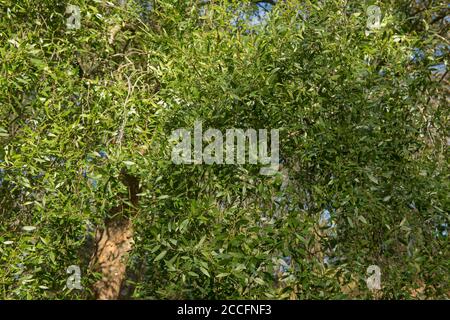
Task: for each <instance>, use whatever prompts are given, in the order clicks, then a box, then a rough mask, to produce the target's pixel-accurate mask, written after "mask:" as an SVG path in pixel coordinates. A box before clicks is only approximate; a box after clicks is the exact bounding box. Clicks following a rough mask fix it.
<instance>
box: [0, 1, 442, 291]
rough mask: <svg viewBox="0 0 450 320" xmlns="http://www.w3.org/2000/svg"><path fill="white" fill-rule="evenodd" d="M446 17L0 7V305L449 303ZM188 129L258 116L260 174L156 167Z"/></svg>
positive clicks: (206, 4) (122, 5)
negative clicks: (268, 162)
mask: <svg viewBox="0 0 450 320" xmlns="http://www.w3.org/2000/svg"><path fill="white" fill-rule="evenodd" d="M369 6H376V8H378V9H379V11H378V9H373V8H375V7H372V8H371V10H372V11H370V10H369V11H368V7H369ZM77 8H78V9H77ZM77 10H79V11H77ZM78 13H79V14H80V16H79V18H78ZM378 13H380V14H381V16H371V15H374V14H378ZM372 19H373V20H372ZM377 19H378V20H377ZM449 22H450V16H449V6H448V4H447V1H428V0H424V1H415V0H414V1H413V0H411V1H410V0H408V1H407V0H383V1H347V0H329V1H299V0H285V1H281V0H279V1H275V0H274V1H213V0H210V1H194V0H154V1H142V0H134V1H133V0H128V1H116V0H110V1H103V0H70V1H53V0H21V1H16V0H0V40H1V46H0V298H1V299H91V298H99V299H103V298H105V299H115V298H125V297H127V298H134V299H175V298H184V299H192V298H196V299H237V298H244V299H265V298H273V299H344V298H356V299H372V298H377V299H378V298H384V299H412V298H415V299H433V298H434V299H436V298H448V297H449V292H450V288H449V284H450V281H449V277H448V271H449V268H450V265H449V262H450V252H449V250H448V224H449V207H450V203H449V192H450V184H449V163H448V152H449V151H448V145H449V136H450V134H449V126H448V120H449V112H448V110H449V108H448V105H449V95H448V89H449V83H448V58H449V48H450V46H449V40H448V39H449V37H448V35H449V34H448V32H449V31H448V30H449V28H448V26H449ZM196 121H201V122H202V125H203V128H205V130H206V129H207V128H215V129H218V130H220V131H221V132H225V131H226V130H227V129H230V128H241V129H243V130H247V129H255V130H258V129H267V130H272V129H278V130H279V143H280V151H279V152H280V170H279V172H278V173H276V174H274V175H262V174H260V168H261V165H260V164H259V163H257V164H252V163H244V164H175V163H174V162H173V161H172V160H171V152H172V147H173V141H172V140H171V139H170V138H171V134H172V132H173V131H174V130H177V129H180V128H187V129H188V130H193V128H194V124H195V123H196ZM113 256H114V257H113ZM117 257H118V258H117ZM71 266H72V267H71ZM74 266H75V267H74ZM370 266H376V267H378V270H379V271H380V272H381V287H380V288H376V289H370V288H368V286H367V283H366V280H367V278H368V277H369V276H370V273H369V274H368V273H367V269H368V267H370ZM69 267H71V268H69ZM77 267H78V270H79V271H80V272H81V278H80V281H81V283H80V285H81V286H77V285H76V286H73V285H72V286H71V282H70V281H71V280H73V278H69V279H68V277H70V276H73V275H74V273H73V272H74V271H73V270H75V271H77V270H76V269H77ZM68 268H69V269H68ZM372 270H373V268H372ZM68 272H69V273H68ZM75 276H76V272H75ZM72 284H73V283H72Z"/></svg>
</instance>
